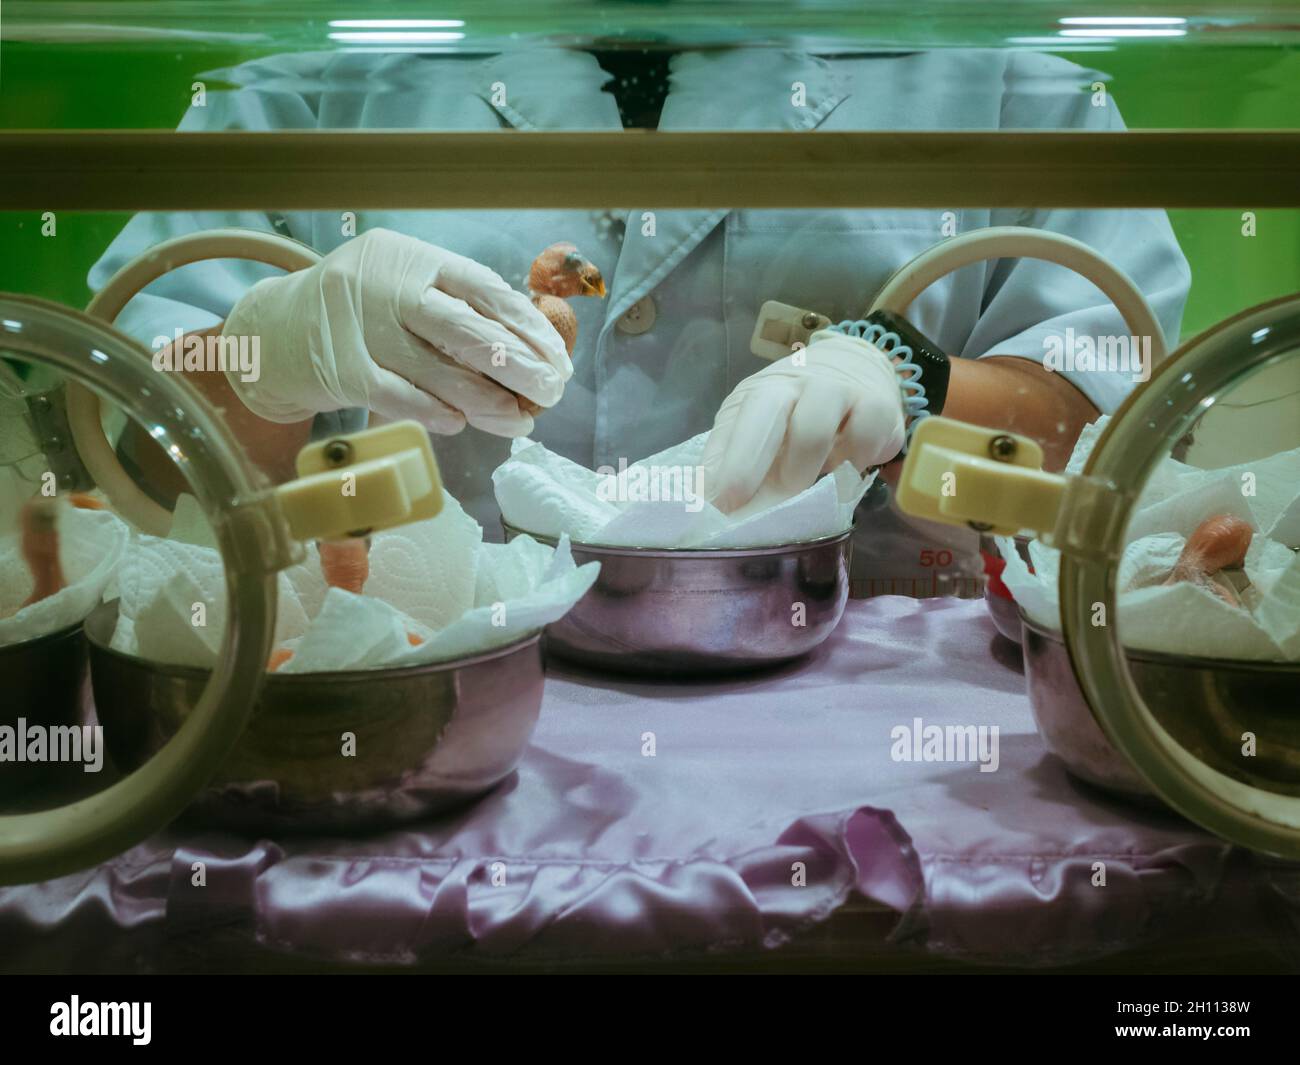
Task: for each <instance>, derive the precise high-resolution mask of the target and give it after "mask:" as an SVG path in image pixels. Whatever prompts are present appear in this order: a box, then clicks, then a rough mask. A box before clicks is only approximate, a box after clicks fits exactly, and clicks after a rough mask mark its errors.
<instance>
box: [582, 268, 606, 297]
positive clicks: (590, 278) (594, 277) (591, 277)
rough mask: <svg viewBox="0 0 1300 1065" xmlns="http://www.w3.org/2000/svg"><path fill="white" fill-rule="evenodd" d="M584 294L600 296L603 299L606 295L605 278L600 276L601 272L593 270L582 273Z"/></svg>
mask: <svg viewBox="0 0 1300 1065" xmlns="http://www.w3.org/2000/svg"><path fill="white" fill-rule="evenodd" d="M581 280H582V295H584V296H599V297H601V298H602V299H603V298H604V296H605V279H604V278H603V277H601V276H600V272H599V271H596V270H593V271H592V272H591V273H590V274H583V275H582V278H581Z"/></svg>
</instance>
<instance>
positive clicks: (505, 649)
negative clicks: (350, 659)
mask: <svg viewBox="0 0 1300 1065" xmlns="http://www.w3.org/2000/svg"><path fill="white" fill-rule="evenodd" d="M116 602H117V601H116V600H112V601H110V602H107V603H101V604H100V605H99V606H98V607H96V608H95V610H93V611H91V617H95V616H96V615H97V614H99V613H100V612H101V611H105V608H106V607H109V606H113V605H115V604H116ZM105 612H106V611H105ZM89 620H90V619H89V618H87V622H89ZM85 628H86V641H87V643H89V644H90V649H91V651H92V652H94V653H97V654H105V655H108V656H110V657H112V658H117V659H119V660H121V661H123V662H129V663H131V664H132V665H135V666H139V667H141V668H142V669H147V670H150V671H152V672H154V673H164V674H166V675H168V676H173V677H182V678H186V679H190V680H204V679H205V678H207V677H208V676H209V674H210V673H211V672H212V671H211V670H210V669H203V668H201V667H199V666H182V665H172V664H171V663H167V662H153V661H150V660H149V659H147V658H141V657H140V656H139V655H129V654H127V653H126V652H125V651H119V650H117V649H116V648H114V647H110V646H109V645H108V644H106V643H104V642H102V641H101V640H100V639H99V638H98V637H97V636H96V635H95V634H94V632H93V631H92V628H91V626H90V625H89V624H87V625H86V626H85ZM541 638H542V630H541V629H537V630H536V631H534V632H530V633H527V634H526V635H524V636H521V637H520V638H519V639H517V640H515V641H513V642H512V643H508V644H505V645H504V646H502V647H493V648H490V649H489V650H486V651H480V652H478V653H477V654H473V655H466V656H464V657H462V658H443V659H439V660H438V661H435V662H426V663H422V664H420V665H416V666H402V667H400V668H398V669H384V668H383V667H382V666H380V667H378V668H376V669H340V670H330V671H329V672H321V673H268V674H267V676H266V680H265V681H264V684H266V685H267V686H268V687H271V688H278V687H284V686H288V685H305V684H319V683H321V682H333V683H336V684H338V683H357V682H360V681H370V682H373V681H375V680H376V679H377V678H380V677H382V678H383V679H384V680H401V679H402V678H405V677H414V676H426V675H428V674H430V673H441V672H447V671H450V670H456V669H463V668H465V667H466V666H475V665H478V664H480V663H482V662H490V661H492V660H493V659H496V658H505V657H506V656H507V655H511V654H514V653H515V652H516V651H521V650H523V649H524V648H525V647H527V646H529V645H530V644H534V643H536V642H537V641H538V640H540V639H541Z"/></svg>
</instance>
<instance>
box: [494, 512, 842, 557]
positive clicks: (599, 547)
mask: <svg viewBox="0 0 1300 1065" xmlns="http://www.w3.org/2000/svg"><path fill="white" fill-rule="evenodd" d="M501 527H502V528H503V529H505V531H506V532H508V533H515V534H517V535H521V536H529V537H532V538H533V539H534V540H536V541H537V542H538V543H542V544H546V545H547V546H548V547H555V546H556V545H557V544H558V543H559V542H560V538H559V537H558V536H543V535H542V534H541V533H535V532H530V531H529V530H528V529H521V528H519V526H517V525H511V524H510V523H509V522H508V521H506V519H505V518H502V519H501ZM855 527H856V525H850V526H849V527H848V528H847V529H845V530H844V532H842V533H834V534H833V535H831V536H822V537H819V538H818V539H816V540H796V541H795V542H793V543H788V544H776V545H774V546H772V547H621V546H618V545H616V544H593V543H588V542H587V541H585V540H570V541H569V546H570V547H572V548H573V549H574V550H575V551H582V552H584V553H586V554H590V555H609V556H611V557H615V558H619V557H621V558H671V559H681V560H683V561H685V560H690V559H710V558H756V557H762V556H764V555H789V554H794V553H795V552H797V551H804V550H809V549H812V548H816V547H830V546H833V545H835V544H838V543H842V542H843V541H845V540H847V539H848V538H849V537H851V536H852V535H853V530H854V528H855Z"/></svg>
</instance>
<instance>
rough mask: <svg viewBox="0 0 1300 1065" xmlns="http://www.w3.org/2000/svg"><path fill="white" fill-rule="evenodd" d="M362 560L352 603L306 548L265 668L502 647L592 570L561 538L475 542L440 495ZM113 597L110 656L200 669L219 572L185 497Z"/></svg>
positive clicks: (422, 658)
mask: <svg viewBox="0 0 1300 1065" xmlns="http://www.w3.org/2000/svg"><path fill="white" fill-rule="evenodd" d="M369 563H370V576H369V577H368V579H367V580H366V584H365V586H364V594H363V595H355V594H353V593H351V592H348V591H345V590H343V589H341V588H335V587H330V586H329V585H328V584H327V583H326V581H325V578H324V576H323V574H322V572H321V567H320V555H319V552H318V551H317V549H316V547H315V545H309V546H308V547H307V557H306V559H305V560H304V561H303V562H302V563H299V564H297V565H294V566H291V567H290V568H289V569H288V570H285V571H284V572H282V573H280V574H278V575H277V580H278V583H279V610H278V614H277V618H276V635H275V646H276V648H277V649H282V650H288V651H291V652H292V655H291V657H289V658H288V659H287V661H285V662H283V664H282V665H280V667H279V669H278V672H281V673H308V672H338V671H346V670H359V669H380V668H398V667H403V666H414V665H422V664H426V663H430V662H436V661H441V660H444V659H449V658H456V657H461V656H463V655H468V654H475V653H479V652H483V651H488V650H491V649H492V648H495V647H500V646H504V645H505V644H508V643H512V642H514V641H515V640H517V639H519V638H521V637H523V636H524V635H526V634H527V633H529V632H532V631H535V630H537V629H540V628H541V627H542V626H544V625H547V624H550V623H551V622H552V621H556V620H558V619H559V618H561V617H563V616H564V614H566V613H567V612H568V611H569V609H570V608H571V607H572V606H573V605H574V604H575V603H576V602H577V601H578V600H579V599H581V598H582V596H583V595H585V594H586V592H587V590H588V589H589V588H590V587H591V585H592V584H593V583H594V582H595V579H596V574H597V573H598V572H599V569H600V567H599V565H598V564H597V563H588V564H587V565H585V566H581V567H579V566H575V565H574V562H573V558H572V556H571V555H570V554H569V550H568V544H567V542H563V543H561V544H560V545H559V547H558V548H556V549H552V548H550V547H547V546H545V545H543V544H539V543H537V542H536V541H535V540H532V539H531V538H524V537H521V538H519V539H517V540H516V541H514V542H513V543H511V544H509V545H501V544H489V543H484V542H483V530H482V529H481V528H480V527H479V525H478V523H477V522H475V521H474V520H473V519H472V518H471V517H469V516H468V515H467V514H466V513H465V512H464V510H462V509H461V507H460V504H459V503H457V502H456V500H455V499H453V498H452V497H451V496H448V495H445V494H444V496H443V509H442V512H441V513H440V514H439V515H438V516H437V517H436V518H433V519H431V520H429V521H423V522H418V523H416V524H413V525H406V526H401V527H399V528H396V529H390V530H387V531H385V532H381V533H376V534H375V535H374V536H373V537H372V538H371V544H370V555H369ZM117 593H118V595H119V597H120V599H119V616H118V623H117V629H116V630H115V632H114V634H113V642H112V646H113V647H114V648H115V649H117V650H119V651H122V652H124V653H126V654H131V655H136V656H138V657H141V658H146V659H149V660H151V661H155V662H164V663H169V664H174V665H190V666H200V667H208V666H211V665H212V664H213V662H214V661H215V660H216V654H217V651H218V650H219V647H220V643H221V637H222V634H223V630H224V627H225V619H226V602H225V575H224V567H223V565H222V561H221V556H220V554H219V552H218V551H217V549H216V547H215V542H214V540H213V538H212V534H211V531H210V529H208V527H207V523H206V522H205V521H204V520H203V517H202V513H201V512H200V511H199V509H198V506H197V504H196V503H195V502H194V500H193V499H192V498H190V497H188V496H183V497H182V498H181V501H180V503H179V504H178V505H177V508H176V512H175V515H174V517H173V523H172V529H171V534H170V535H169V536H168V537H167V538H166V539H162V538H159V537H153V536H145V535H143V534H139V533H133V534H132V536H131V538H130V541H129V543H127V544H126V547H125V550H124V551H123V553H122V560H121V565H120V567H119V572H118V579H117ZM196 604H202V605H203V609H202V612H198V611H196ZM199 613H206V617H205V618H203V619H202V620H203V621H204V624H201V625H200V624H196V620H198V615H199Z"/></svg>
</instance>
